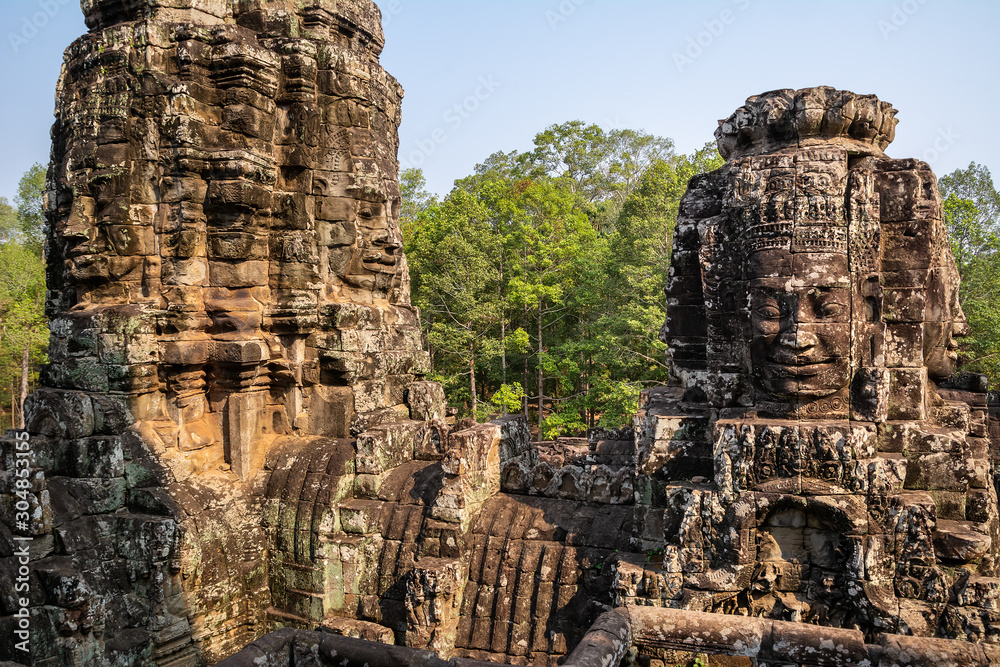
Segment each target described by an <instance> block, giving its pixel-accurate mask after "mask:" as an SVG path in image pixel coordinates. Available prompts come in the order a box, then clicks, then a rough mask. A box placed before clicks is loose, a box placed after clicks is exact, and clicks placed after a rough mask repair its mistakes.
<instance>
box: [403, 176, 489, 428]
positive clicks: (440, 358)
mask: <svg viewBox="0 0 1000 667" xmlns="http://www.w3.org/2000/svg"><path fill="white" fill-rule="evenodd" d="M487 218H488V215H487V214H486V212H485V211H484V210H483V208H482V206H481V205H480V203H479V202H478V201H476V199H475V198H474V197H473V196H472V195H470V194H469V193H467V192H464V191H461V190H457V191H455V192H453V193H452V195H451V196H450V197H449V198H448V199H447V200H446V201H445V202H443V203H442V204H440V205H436V204H432V205H429V206H428V207H427V208H426V210H424V211H422V212H420V213H419V214H418V215H417V217H416V218H415V219H414V220H412V221H411V223H410V225H409V227H408V231H409V233H408V235H407V240H406V252H407V258H408V261H409V263H410V267H411V273H412V275H413V280H412V289H413V294H414V300H415V302H416V303H417V305H419V306H420V307H421V309H422V310H423V312H424V320H425V322H424V323H425V327H427V329H426V334H427V342H428V345H429V347H430V349H431V353H432V357H433V359H434V361H435V365H436V367H437V369H438V372H439V375H438V378H437V379H439V380H440V381H442V382H443V384H444V385H445V386H446V388H448V389H451V390H452V395H453V396H454V395H455V393H456V392H457V393H459V394H460V395H464V396H465V397H466V398H467V400H468V403H469V405H470V406H471V407H470V414H471V416H472V417H473V418H476V417H477V416H478V402H479V399H478V394H479V388H478V387H477V372H476V364H477V360H478V356H479V355H481V354H483V353H484V352H489V351H491V348H492V346H491V345H490V342H491V341H490V335H491V333H492V332H493V330H494V329H495V327H496V326H497V323H498V321H499V320H500V319H501V318H502V317H503V312H502V305H501V304H502V289H501V285H500V276H501V270H500V268H499V267H498V266H497V261H498V260H497V258H498V256H499V255H500V253H498V251H497V247H496V246H497V245H498V243H499V241H498V239H497V236H496V234H495V233H494V231H493V229H492V228H491V227H490V225H489V224H488V220H487ZM449 358H450V359H449ZM449 362H450V363H449ZM456 362H457V364H458V368H455V366H456ZM449 370H450V372H449ZM442 371H443V373H442ZM462 376H467V377H468V385H467V388H468V390H467V392H466V391H465V389H464V388H463V387H461V386H460V385H459V384H458V378H460V377H462Z"/></svg>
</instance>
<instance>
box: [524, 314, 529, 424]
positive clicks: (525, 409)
mask: <svg viewBox="0 0 1000 667" xmlns="http://www.w3.org/2000/svg"><path fill="white" fill-rule="evenodd" d="M522 324H524V330H525V331H527V330H528V307H527V306H525V307H524V320H523V321H522ZM530 386H531V384H530V383H529V382H528V352H527V350H525V353H524V399H523V403H524V418H525V419H527V418H528V387H530Z"/></svg>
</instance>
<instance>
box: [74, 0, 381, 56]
mask: <svg viewBox="0 0 1000 667" xmlns="http://www.w3.org/2000/svg"><path fill="white" fill-rule="evenodd" d="M80 4H81V6H82V8H83V13H84V16H85V17H86V22H87V27H88V28H90V29H91V30H104V29H106V28H110V27H112V26H115V25H118V24H121V23H129V22H132V21H145V20H149V19H153V18H155V19H157V20H159V21H161V22H164V23H171V22H174V23H187V22H193V23H197V24H199V25H215V24H222V23H232V22H234V21H235V22H236V23H238V24H240V25H242V26H243V27H247V28H250V29H252V30H254V31H256V32H258V34H267V33H278V34H283V33H285V32H287V31H288V25H289V17H294V16H299V17H301V18H302V20H303V22H304V25H303V26H302V27H304V28H310V29H315V28H316V27H317V26H320V27H322V26H330V27H332V28H334V29H336V30H339V31H341V32H342V33H343V34H345V35H347V36H348V37H350V36H354V35H360V36H361V37H362V38H363V40H364V41H365V42H367V43H369V44H372V45H373V46H374V50H375V52H376V53H381V51H382V47H383V46H384V44H385V37H384V35H383V32H382V13H381V12H380V11H379V8H378V7H377V6H376V5H375V2H374V1H373V0H347V1H344V0H81V2H80ZM293 32H296V33H299V34H301V32H302V30H301V29H300V28H299V27H296V29H295V30H294V31H293Z"/></svg>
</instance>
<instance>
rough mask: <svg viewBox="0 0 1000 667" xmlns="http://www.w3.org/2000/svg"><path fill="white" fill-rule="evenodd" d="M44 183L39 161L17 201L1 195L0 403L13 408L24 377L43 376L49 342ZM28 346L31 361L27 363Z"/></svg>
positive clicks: (29, 380) (30, 379) (9, 409)
mask: <svg viewBox="0 0 1000 667" xmlns="http://www.w3.org/2000/svg"><path fill="white" fill-rule="evenodd" d="M44 187H45V169H44V168H43V167H42V166H41V165H35V166H34V167H32V168H31V169H30V170H28V172H27V173H26V174H25V175H24V177H23V178H22V179H21V182H20V184H19V185H18V195H17V198H16V200H15V204H16V207H15V206H12V205H11V204H10V203H9V202H7V201H6V200H4V199H2V198H0V403H2V405H3V406H4V411H5V412H8V414H10V413H11V412H12V411H14V410H15V409H16V406H19V404H20V400H21V398H22V396H21V383H22V380H24V381H26V382H27V383H28V385H29V387H30V386H31V385H32V384H33V383H34V382H35V381H36V380H37V374H38V368H39V367H40V365H41V364H43V363H44V362H45V351H46V348H47V347H48V322H47V320H46V318H45V262H44V259H43V258H42V248H43V236H44V233H43V223H42V192H43V190H44ZM26 352H27V362H28V364H27V366H25V365H24V363H23V362H24V360H25V353H26ZM15 404H16V405H15ZM4 421H5V420H4V419H0V422H4ZM10 423H11V422H10V421H6V422H5V423H4V424H3V425H5V426H9V425H10Z"/></svg>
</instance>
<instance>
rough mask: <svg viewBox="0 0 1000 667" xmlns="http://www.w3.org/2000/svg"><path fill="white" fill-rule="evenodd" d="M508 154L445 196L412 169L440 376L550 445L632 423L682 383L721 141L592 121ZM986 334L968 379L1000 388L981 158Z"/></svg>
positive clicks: (995, 272)
mask: <svg viewBox="0 0 1000 667" xmlns="http://www.w3.org/2000/svg"><path fill="white" fill-rule="evenodd" d="M534 146H535V147H534V150H532V151H528V152H523V153H520V152H510V153H505V152H498V153H494V154H493V155H491V156H490V157H489V158H487V159H486V160H485V161H484V162H483V164H481V165H479V166H477V168H476V170H475V173H473V174H471V175H469V176H467V177H465V178H462V179H460V180H458V181H456V182H455V186H454V188H453V189H452V191H451V192H450V193H449V194H448V195H447V196H446V197H445V198H444V200H443V201H438V200H437V199H436V198H435V197H434V196H433V195H431V194H430V193H428V192H427V190H426V183H425V181H424V178H423V174H422V173H421V172H420V170H418V169H410V170H407V171H405V172H403V174H402V177H401V185H402V192H403V206H402V209H401V216H400V224H401V227H402V229H403V236H404V240H405V250H406V254H407V258H408V260H409V264H410V270H411V278H412V287H413V302H414V304H415V305H417V306H419V307H420V309H421V311H422V314H423V327H424V334H425V341H426V344H427V347H428V349H429V350H430V352H431V355H432V358H433V362H434V363H433V367H434V376H433V379H434V380H437V381H439V382H441V383H442V384H444V386H445V389H446V392H447V395H448V397H449V399H450V401H451V404H452V405H454V406H456V407H458V408H459V410H460V412H461V413H462V414H463V415H464V416H469V417H474V418H477V419H480V420H482V419H486V418H489V417H490V416H492V415H495V414H498V413H503V412H508V413H512V412H524V413H525V414H528V415H529V416H531V417H532V418H533V419H534V420H536V421H537V422H538V424H539V426H540V429H539V430H540V434H541V435H542V437H545V438H552V437H557V436H560V435H568V434H578V433H582V432H583V431H585V430H586V429H587V428H589V427H594V426H606V427H620V426H625V425H628V424H630V423H631V415H632V414H633V413H634V412H635V411H636V409H637V408H638V402H639V392H640V391H641V389H642V388H643V387H648V386H656V385H661V384H665V383H666V382H667V381H668V371H669V369H668V367H667V350H666V347H665V346H664V345H663V344H662V343H661V342H660V341H659V340H658V339H657V334H658V332H659V329H660V326H661V325H662V323H663V320H664V316H665V309H666V302H665V297H664V293H663V288H664V285H665V284H666V282H667V275H668V272H669V266H670V250H671V244H672V236H673V231H674V228H675V226H676V223H677V209H678V205H679V203H680V199H681V197H682V196H683V194H684V192H685V190H686V188H687V185H688V181H689V180H690V179H691V178H692V177H694V176H696V175H698V174H700V173H704V172H708V171H712V170H715V169H717V168H719V167H721V166H722V164H723V160H722V158H721V157H720V156H719V154H718V152H717V151H716V148H715V145H714V143H710V144H706V145H705V146H704V147H703V148H702V149H701V150H698V151H696V152H694V153H692V154H689V155H685V154H679V153H677V152H676V150H675V148H674V143H673V141H671V140H670V139H667V138H664V137H657V136H653V135H649V134H646V133H643V132H637V131H633V130H618V129H616V130H605V129H603V128H601V127H599V126H597V125H587V124H585V123H583V122H580V121H574V122H569V123H564V124H561V125H554V126H552V127H549V128H547V129H546V130H545V131H543V132H540V133H539V134H538V135H537V136H536V137H535V140H534ZM941 191H942V196H943V197H944V199H945V222H946V224H947V225H948V228H949V230H950V232H951V235H952V242H953V249H954V254H955V257H956V260H957V262H958V266H959V271H960V273H961V276H962V280H963V284H962V292H961V299H962V304H963V307H964V309H965V313H966V316H967V318H968V320H969V324H970V328H971V334H970V335H969V336H968V337H967V338H965V339H963V341H962V343H963V347H962V361H963V364H964V369H963V370H968V371H973V372H983V373H988V374H989V376H990V378H991V380H992V382H993V385H992V386H1000V384H998V382H1000V228H998V220H1000V219H998V216H1000V195H998V194H997V191H996V189H995V187H994V184H993V181H992V178H991V175H990V173H989V171H988V170H987V169H986V168H985V167H982V166H980V165H977V164H975V163H973V164H972V165H970V166H969V167H968V168H967V169H960V170H958V171H956V172H954V173H952V174H950V175H948V176H946V177H944V178H942V179H941Z"/></svg>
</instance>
